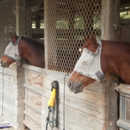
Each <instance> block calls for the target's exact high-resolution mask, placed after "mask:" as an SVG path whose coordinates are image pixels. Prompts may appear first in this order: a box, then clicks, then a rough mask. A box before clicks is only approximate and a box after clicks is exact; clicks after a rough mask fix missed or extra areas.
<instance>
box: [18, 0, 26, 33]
mask: <svg viewBox="0 0 130 130" xmlns="http://www.w3.org/2000/svg"><path fill="white" fill-rule="evenodd" d="M25 5H26V4H25V0H16V34H17V35H25Z"/></svg>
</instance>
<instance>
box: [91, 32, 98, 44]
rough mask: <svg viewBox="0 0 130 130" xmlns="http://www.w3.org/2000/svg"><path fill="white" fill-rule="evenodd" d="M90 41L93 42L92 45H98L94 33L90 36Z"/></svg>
mask: <svg viewBox="0 0 130 130" xmlns="http://www.w3.org/2000/svg"><path fill="white" fill-rule="evenodd" d="M91 41H92V43H93V44H94V46H98V43H97V40H96V37H95V35H94V34H93V35H92V36H91Z"/></svg>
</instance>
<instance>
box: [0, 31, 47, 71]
mask: <svg viewBox="0 0 130 130" xmlns="http://www.w3.org/2000/svg"><path fill="white" fill-rule="evenodd" d="M10 36H11V41H10V43H9V44H8V45H7V47H6V48H5V52H4V54H3V56H2V58H1V66H2V67H9V65H10V64H12V63H13V62H16V61H20V60H21V58H25V59H27V60H28V61H29V62H30V63H31V64H32V65H34V66H37V67H40V68H44V67H45V52H44V45H43V44H41V43H39V42H37V41H34V40H32V39H29V38H25V37H21V36H17V35H16V33H10Z"/></svg>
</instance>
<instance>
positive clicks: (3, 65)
mask: <svg viewBox="0 0 130 130" xmlns="http://www.w3.org/2000/svg"><path fill="white" fill-rule="evenodd" d="M1 66H2V67H8V66H9V65H8V63H7V62H2V61H1Z"/></svg>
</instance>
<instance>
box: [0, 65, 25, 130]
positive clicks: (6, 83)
mask: <svg viewBox="0 0 130 130" xmlns="http://www.w3.org/2000/svg"><path fill="white" fill-rule="evenodd" d="M18 66H19V65H18V64H16V63H14V64H12V65H11V66H10V67H9V68H2V67H1V66H0V113H2V109H3V117H4V119H5V120H6V121H7V122H8V123H9V124H10V125H12V126H13V127H14V128H15V129H16V130H23V129H24V126H23V124H22V123H21V122H22V121H23V118H24V117H23V109H24V104H23V99H24V87H22V82H23V78H22V77H23V72H24V71H23V69H22V68H21V67H18ZM2 102H3V103H2ZM2 104H3V105H2Z"/></svg>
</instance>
